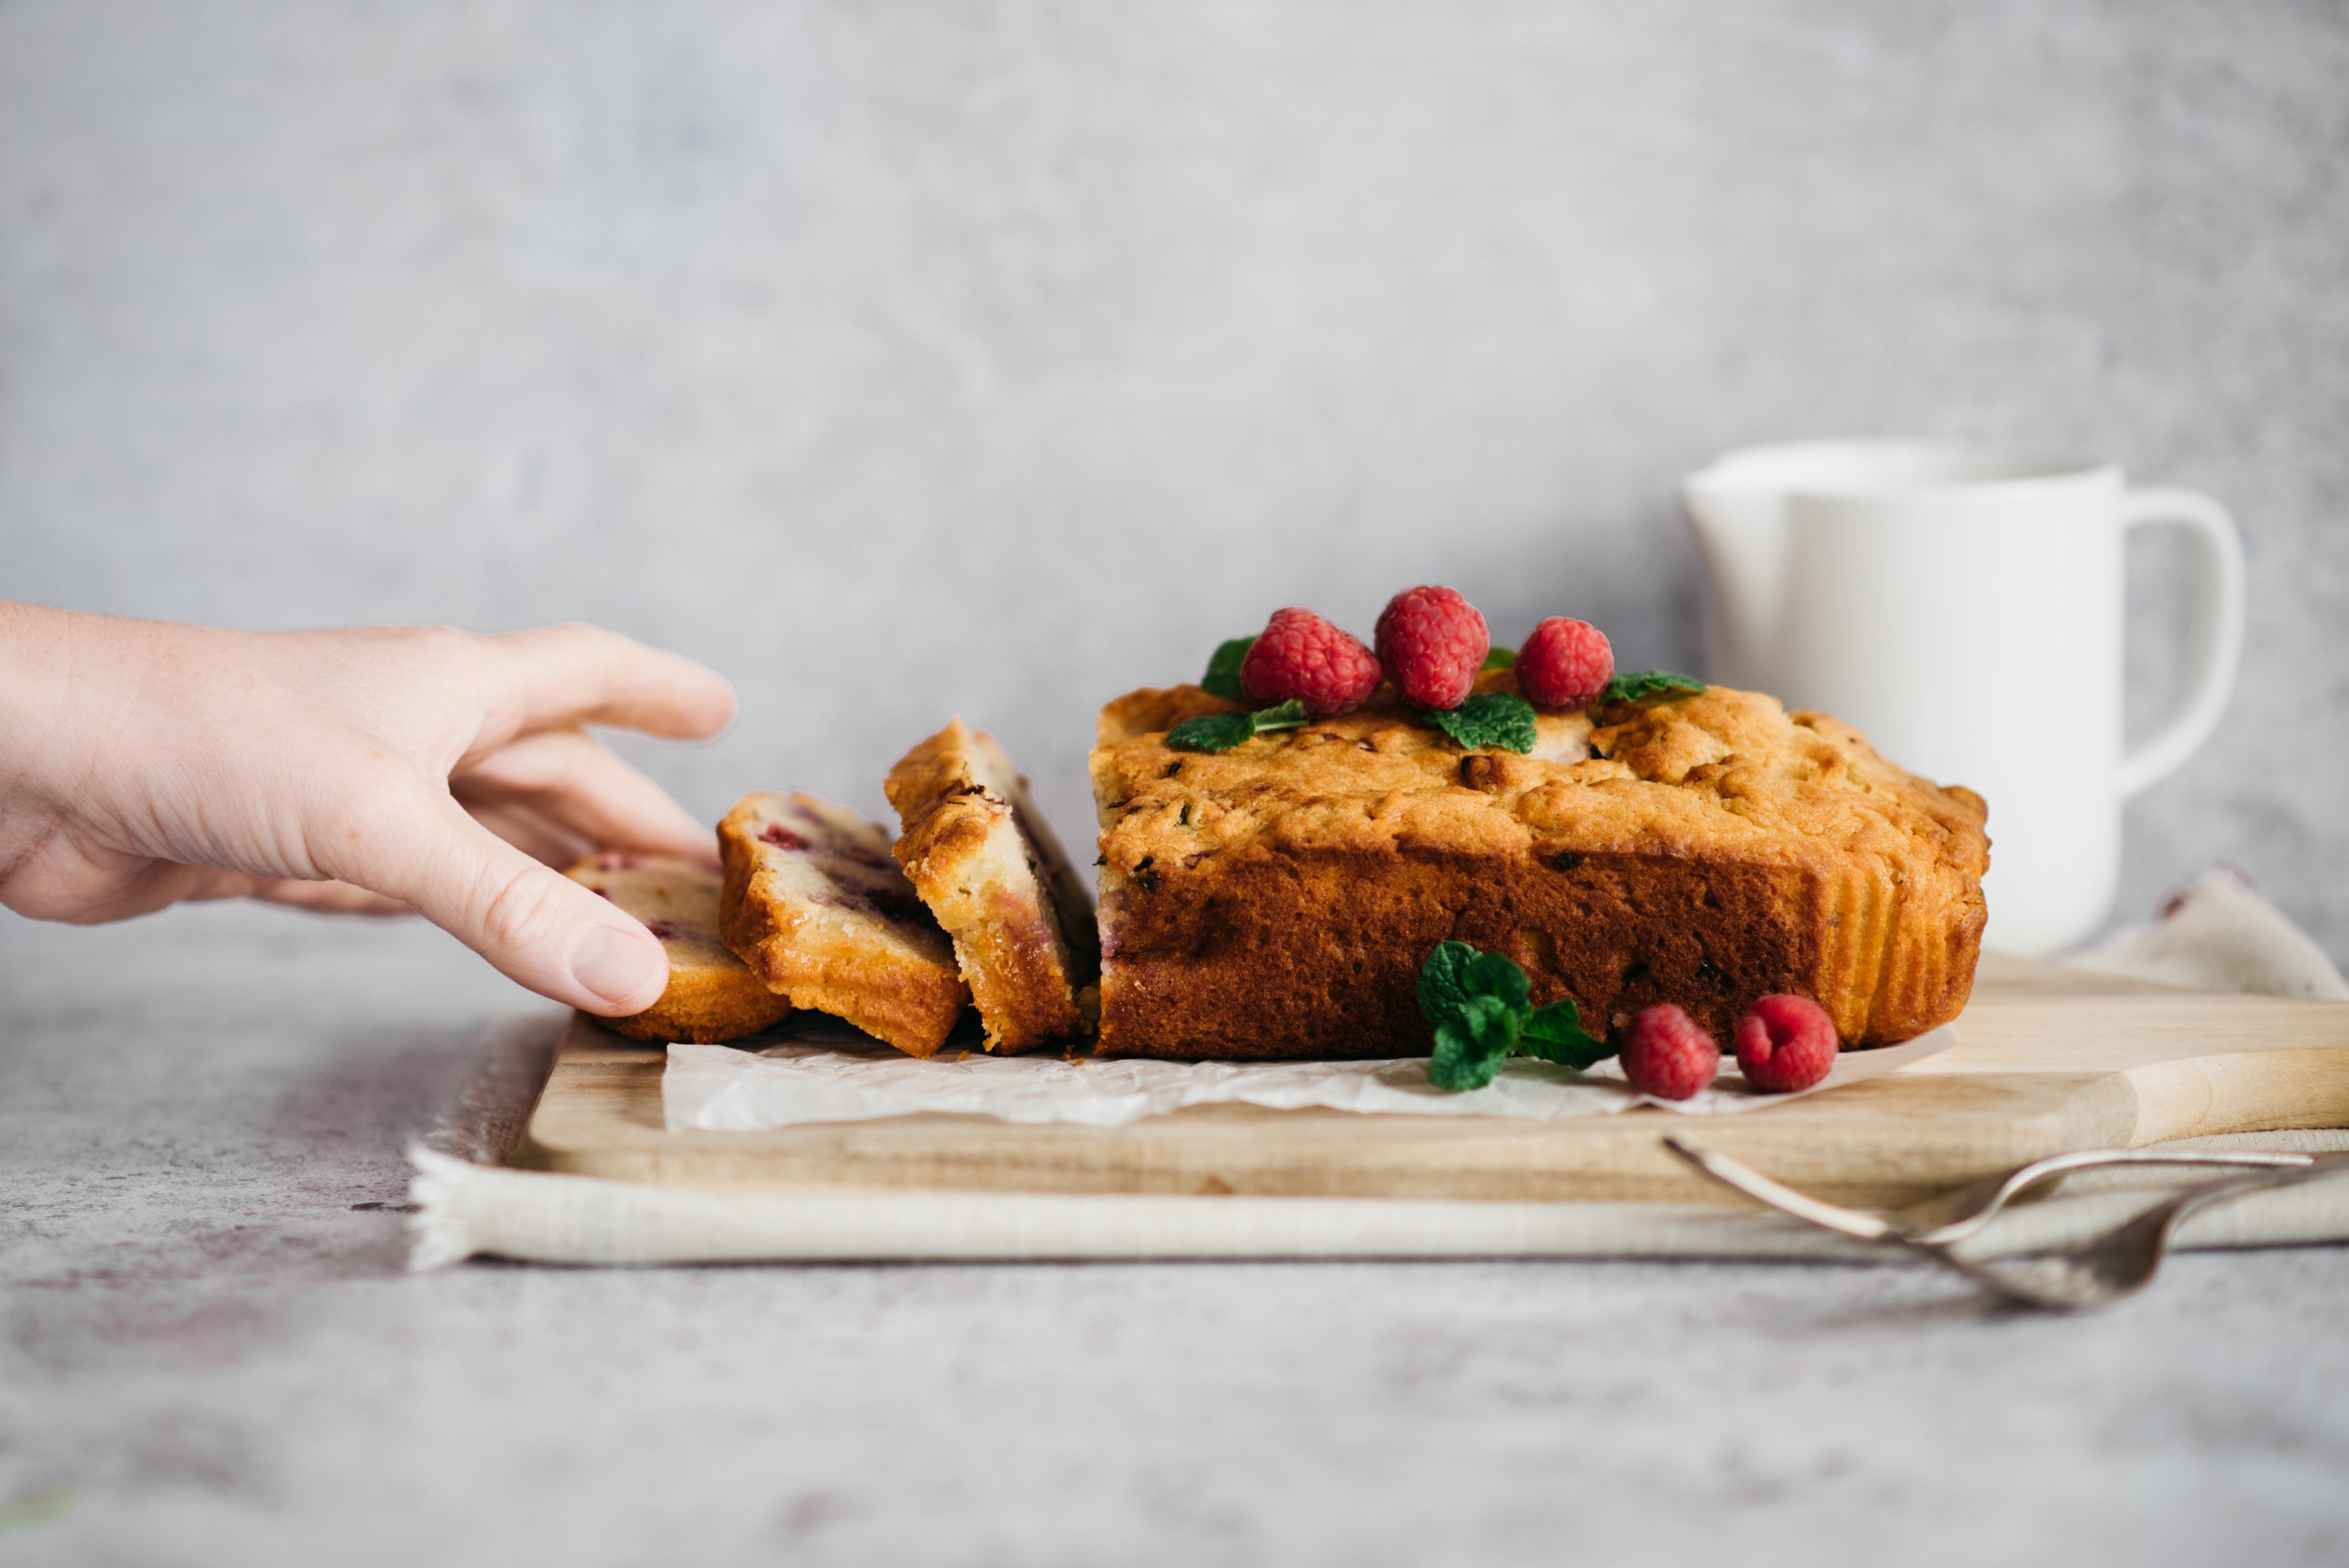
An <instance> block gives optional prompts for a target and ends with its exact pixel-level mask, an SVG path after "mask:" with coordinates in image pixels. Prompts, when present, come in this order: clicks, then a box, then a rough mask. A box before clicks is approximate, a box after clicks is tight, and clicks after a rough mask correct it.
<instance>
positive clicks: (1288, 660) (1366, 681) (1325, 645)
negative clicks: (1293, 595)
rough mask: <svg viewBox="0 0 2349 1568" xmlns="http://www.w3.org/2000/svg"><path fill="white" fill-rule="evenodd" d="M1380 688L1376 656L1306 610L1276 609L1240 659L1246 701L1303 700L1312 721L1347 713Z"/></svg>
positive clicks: (1356, 639) (1358, 640)
mask: <svg viewBox="0 0 2349 1568" xmlns="http://www.w3.org/2000/svg"><path fill="white" fill-rule="evenodd" d="M1378 689H1379V660H1378V656H1377V655H1376V654H1374V653H1372V652H1371V650H1370V649H1367V648H1365V647H1363V646H1362V639H1361V638H1359V637H1356V636H1354V635H1353V634H1352V633H1351V632H1349V631H1345V630H1342V629H1340V628H1338V627H1334V626H1331V625H1330V623H1329V622H1328V621H1326V620H1323V619H1322V618H1320V617H1319V616H1318V615H1315V614H1314V613H1313V612H1312V611H1311V610H1309V609H1298V608H1295V607H1291V608H1288V609H1278V610H1275V611H1273V612H1272V618H1271V619H1270V620H1268V621H1267V622H1265V623H1264V630H1263V631H1261V632H1260V633H1258V634H1257V639H1256V643H1255V646H1253V647H1251V648H1250V649H1248V650H1247V658H1246V659H1242V660H1241V661H1240V690H1241V691H1244V692H1246V693H1247V700H1248V701H1251V702H1286V701H1288V699H1290V698H1291V697H1294V698H1297V699H1298V700H1299V701H1302V702H1303V703H1304V704H1305V706H1306V707H1307V708H1309V709H1310V710H1311V711H1313V713H1314V714H1315V715H1316V716H1317V717H1327V716H1328V715H1330V714H1331V713H1350V712H1352V711H1354V710H1355V709H1357V708H1359V707H1361V705H1362V704H1363V703H1365V702H1367V701H1370V700H1371V692H1373V691H1377V690H1378Z"/></svg>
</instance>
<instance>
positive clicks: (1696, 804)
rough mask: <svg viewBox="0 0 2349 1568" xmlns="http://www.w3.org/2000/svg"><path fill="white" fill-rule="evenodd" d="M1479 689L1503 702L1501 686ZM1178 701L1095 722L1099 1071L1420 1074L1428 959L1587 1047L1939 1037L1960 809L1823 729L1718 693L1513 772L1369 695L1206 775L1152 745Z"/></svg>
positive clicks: (1966, 948)
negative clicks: (1445, 962)
mask: <svg viewBox="0 0 2349 1568" xmlns="http://www.w3.org/2000/svg"><path fill="white" fill-rule="evenodd" d="M1478 689H1479V690H1480V691H1513V690H1514V689H1515V678H1514V676H1513V675H1512V674H1511V673H1510V672H1508V671H1506V670H1494V671H1488V672H1486V673H1485V674H1484V675H1482V676H1481V677H1480V678H1479V680H1478ZM1231 711H1237V704H1235V703H1232V702H1230V701H1226V700H1224V699H1223V698H1220V697H1216V696H1213V695H1210V694H1208V693H1207V692H1206V691H1201V690H1200V689H1199V688H1197V687H1195V686H1178V687H1174V688H1173V689H1171V690H1165V691H1152V690H1145V691H1135V692H1133V693H1131V694H1129V695H1127V696H1124V697H1121V698H1118V699H1117V700H1116V701H1112V702H1111V703H1110V704H1109V705H1108V706H1107V707H1106V708H1105V709H1103V710H1102V715H1101V721H1100V727H1099V735H1098V744H1097V745H1096V748H1095V750H1094V752H1093V753H1092V779H1093V790H1094V797H1095V801H1096V804H1097V805H1098V807H1099V810H1100V814H1101V823H1102V832H1101V853H1102V872H1101V888H1102V1002H1101V1005H1102V1016H1101V1043H1100V1048H1101V1050H1102V1052H1104V1053H1108V1054H1150V1055H1164V1056H1182V1057H1216V1056H1225V1057H1305V1056H1330V1057H1368V1056H1394V1055H1416V1054H1424V1053H1425V1052H1426V1051H1427V1050H1428V1049H1429V1044H1430V1039H1429V1033H1428V1029H1427V1026H1426V1024H1425V1023H1423V1020H1422V1019H1421V1016H1420V1013H1419V1010H1418V1007H1417V1004H1416V980H1417V975H1418V971H1419V966H1420V963H1421V961H1422V960H1423V958H1424V956H1425V954H1426V953H1427V951H1428V950H1429V949H1430V948H1432V947H1433V946H1434V944H1436V943H1437V942H1439V941H1443V940H1447V939H1450V940H1461V941H1465V942H1470V943H1473V944H1474V945H1475V946H1476V947H1478V948H1482V949H1486V950H1499V951H1501V952H1504V953H1506V954H1507V955H1508V956H1509V957H1511V958H1512V959H1514V960H1516V961H1517V962H1518V963H1519V964H1521V965H1522V966H1524V968H1525V970H1526V973H1527V975H1528V976H1529V977H1530V978H1531V980H1532V983H1533V996H1534V1000H1535V1001H1536V1002H1544V1003H1546V1002H1553V1001H1556V1000H1557V999H1559V998H1562V997H1570V998H1572V999H1573V1000H1574V1001H1575V1002H1578V1003H1579V1004H1580V1006H1581V1009H1582V1013H1583V1017H1584V1019H1585V1021H1586V1023H1588V1026H1589V1027H1590V1028H1592V1029H1593V1030H1594V1031H1595V1032H1598V1033H1607V1032H1609V1030H1610V1029H1612V1030H1619V1029H1620V1027H1621V1026H1622V1024H1623V1023H1624V1022H1625V1021H1626V1020H1627V1019H1628V1018H1629V1017H1630V1015H1631V1014H1633V1013H1635V1012H1639V1011H1640V1009H1642V1008H1645V1007H1647V1006H1650V1005H1651V1004H1654V1003H1658V1002H1673V1003H1676V1004H1678V1005H1679V1006H1681V1007H1682V1008H1685V1009H1686V1010H1687V1011H1688V1012H1690V1013H1691V1014H1692V1015H1693V1016H1694V1017H1695V1018H1696V1019H1697V1020H1698V1022H1700V1023H1702V1024H1703V1025H1704V1026H1705V1027H1706V1028H1707V1029H1709V1030H1710V1031H1712V1032H1713V1034H1714V1036H1715V1037H1716V1038H1719V1039H1727V1038H1728V1037H1729V1035H1730V1033H1731V1030H1732V1028H1733V1025H1734V1023H1735V1022H1736V1020H1737V1018H1738V1016H1739V1014H1740V1013H1741V1012H1743V1011H1744V1009H1745V1008H1746V1007H1747V1006H1749V1005H1750V1004H1751V1003H1752V1002H1754V1001H1755V1000H1756V999H1757V998H1759V997H1761V996H1763V995H1765V994H1768V993H1772V992H1795V993H1798V994H1801V995H1806V996H1809V997H1813V998H1815V999H1816V1000H1817V1001H1818V1002H1820V1003H1821V1004H1822V1005H1823V1006H1824V1007H1826V1010H1827V1012H1828V1013H1829V1014H1830V1015H1831V1016H1832V1017H1833V1018H1834V1020H1835V1024H1836V1028H1837V1031H1838V1032H1839V1033H1840V1034H1841V1035H1842V1038H1843V1041H1844V1043H1845V1044H1847V1045H1873V1044H1888V1043H1890V1042H1893V1041H1897V1040H1903V1039H1907V1038H1909V1037H1910V1036H1912V1035H1915V1034H1919V1033H1923V1032H1924V1031H1925V1030H1928V1029H1930V1028H1932V1027H1933V1026H1935V1025H1937V1024H1940V1023H1945V1022H1947V1021H1948V1020H1950V1019H1951V1018H1952V1017H1954V1016H1956V1014H1957V1012H1958V1010H1959V1009H1960V1008H1961V1007H1962V1006H1963V1005H1964V1003H1965V1000H1966V996H1967V993H1968V992H1969V991H1970V990H1971V986H1972V980H1973V970H1974V961H1975V958H1976V955H1977V953H1978V950H1979V948H1980V944H1981V939H1982V917H1983V907H1982V873H1983V871H1984V870H1985V869H1987V867H1988V865H1989V841H1988V839H1987V838H1986V837H1985V836H1984V835H1983V832H1982V823H1983V817H1984V808H1983V805H1982V799H1981V797H1980V796H1978V795H1976V794H1972V793H1971V791H1968V790H1964V789H1959V788H1941V787H1939V786H1936V785H1934V784H1930V783H1928V782H1927V781H1925V780H1923V779H1920V778H1917V777H1914V776H1912V775H1910V774H1907V773H1904V772H1903V771H1901V770H1900V769H1899V768H1898V767H1895V766H1893V765H1892V764H1890V763H1887V762H1886V761H1885V760H1884V759H1883V758H1881V757H1879V756H1878V755H1877V754H1876V753H1875V751H1874V750H1873V749H1872V748H1870V747H1869V745H1868V742H1866V741H1865V740H1864V739H1862V738H1861V737H1860V735H1859V734H1858V733H1857V732H1856V731H1854V730H1852V729H1851V728H1849V727H1848V726H1847V725H1844V724H1841V723H1838V722H1837V721H1835V720H1834V719H1831V718H1829V717H1827V716H1826V714H1824V713H1816V712H1795V713H1788V712H1786V711H1785V710H1784V709H1782V708H1781V707H1780V705H1779V704H1778V702H1777V701H1775V699H1773V698H1770V697H1766V696H1763V695H1760V694H1758V693H1754V692H1750V691H1730V690H1726V689H1723V688H1721V687H1714V688H1712V689H1710V690H1706V691H1700V692H1696V693H1693V694H1691V695H1686V696H1681V697H1678V698H1677V699H1675V700H1672V701H1661V702H1657V703H1654V704H1652V705H1650V706H1644V707H1640V706H1633V705H1631V704H1628V703H1617V704H1615V705H1613V706H1611V707H1609V706H1600V707H1599V708H1597V709H1595V710H1592V711H1583V712H1574V713H1562V712H1542V713H1540V714H1538V716H1537V722H1536V731H1537V742H1536V744H1535V745H1534V747H1533V750H1532V752H1531V753H1529V754H1522V755H1521V754H1518V753H1513V752H1507V751H1499V750H1491V749H1481V750H1475V751H1465V750H1464V749H1463V748H1462V747H1461V746H1459V745H1458V744H1456V743H1455V742H1453V741H1452V740H1450V739H1448V738H1447V737H1446V736H1445V735H1444V734H1443V733H1442V732H1438V731H1437V730H1435V729H1433V728H1430V727H1427V726H1426V725H1425V724H1424V723H1423V722H1418V720H1417V715H1415V714H1413V712H1411V711H1408V710H1406V709H1405V708H1403V707H1402V705H1401V703H1400V701H1399V700H1397V699H1396V698H1395V697H1394V695H1393V689H1392V687H1388V688H1385V689H1383V690H1382V691H1381V693H1380V695H1379V696H1378V697H1377V698H1375V699H1373V701H1371V704H1370V705H1369V706H1368V707H1365V708H1363V709H1361V710H1360V711H1355V712H1351V713H1347V714H1344V715H1341V716H1339V717H1335V718H1322V719H1316V720H1314V721H1312V722H1309V723H1306V724H1304V725H1303V726H1302V727H1300V728H1298V729H1294V730H1291V731H1288V732H1284V733H1277V734H1259V735H1257V736H1256V737H1255V738H1254V739H1251V740H1248V741H1246V742H1242V743H1240V744H1238V745H1237V746H1235V747H1234V748H1233V749H1231V750H1229V751H1226V752H1224V753H1217V754H1209V753H1198V752H1189V751H1174V750H1171V749H1169V747H1168V746H1167V744H1166V740H1167V732H1168V730H1169V729H1170V728H1172V727H1173V726H1174V725H1175V724H1177V723H1179V722H1182V721H1184V720H1185V719H1189V718H1192V717H1195V716H1198V715H1203V714H1211V713H1222V712H1231Z"/></svg>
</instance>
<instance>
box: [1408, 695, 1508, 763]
mask: <svg viewBox="0 0 2349 1568" xmlns="http://www.w3.org/2000/svg"><path fill="white" fill-rule="evenodd" d="M1421 717H1423V718H1424V719H1425V720H1426V721H1427V722H1429V723H1431V724H1433V725H1434V726H1435V727H1436V728H1437V729H1439V730H1441V731H1443V732H1444V733H1445V734H1447V735H1449V736H1451V737H1452V738H1453V739H1454V740H1455V741H1457V742H1460V744H1461V746H1462V747H1463V748H1464V750H1467V751H1471V752H1473V751H1476V750H1478V749H1479V748H1481V747H1485V746H1497V747H1499V748H1500V749H1501V750H1503V751H1505V752H1517V753H1525V752H1530V751H1532V750H1533V749H1534V705H1533V704H1532V703H1530V702H1528V701H1526V700H1525V699H1524V698H1522V697H1520V696H1518V695H1517V694H1516V692H1514V691H1481V692H1478V693H1477V694H1476V695H1475V696H1474V697H1471V698H1469V699H1468V701H1465V702H1463V703H1461V704H1460V706H1458V707H1457V708H1429V709H1426V710H1423V712H1422V713H1421Z"/></svg>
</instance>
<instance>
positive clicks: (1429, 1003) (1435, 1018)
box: [1419, 942, 1477, 1025]
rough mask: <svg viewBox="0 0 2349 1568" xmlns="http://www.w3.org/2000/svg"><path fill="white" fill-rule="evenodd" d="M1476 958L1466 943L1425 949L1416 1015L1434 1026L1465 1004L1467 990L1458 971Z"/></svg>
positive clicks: (1444, 944)
mask: <svg viewBox="0 0 2349 1568" xmlns="http://www.w3.org/2000/svg"><path fill="white" fill-rule="evenodd" d="M1476 956H1477V953H1476V950H1475V948H1472V947H1470V946H1469V945H1468V944H1467V943H1466V942H1438V943H1436V944H1435V945H1434V946H1433V947H1432V948H1430V949H1428V950H1427V957H1426V958H1425V959H1424V960H1423V961H1421V963H1420V966H1419V1015H1420V1016H1421V1017H1422V1018H1424V1019H1426V1020H1427V1022H1428V1023H1430V1024H1431V1025H1433V1024H1437V1023H1444V1022H1445V1021H1446V1020H1447V1019H1449V1018H1451V1017H1452V1016H1453V1015H1454V1013H1456V1012H1459V1011H1460V1009H1462V1008H1464V1007H1465V1006H1467V1005H1468V988H1467V986H1466V985H1465V984H1464V983H1463V982H1462V981H1461V978H1460V975H1461V970H1462V968H1463V966H1464V965H1465V964H1466V963H1467V962H1468V961H1470V960H1472V959H1474V958H1475V957H1476Z"/></svg>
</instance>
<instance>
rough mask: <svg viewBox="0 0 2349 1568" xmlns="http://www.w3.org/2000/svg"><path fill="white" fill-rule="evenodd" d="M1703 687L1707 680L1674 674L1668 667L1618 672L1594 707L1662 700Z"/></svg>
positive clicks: (1601, 693)
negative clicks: (1620, 673) (1616, 703)
mask: <svg viewBox="0 0 2349 1568" xmlns="http://www.w3.org/2000/svg"><path fill="white" fill-rule="evenodd" d="M1703 690H1704V682H1703V681H1702V680H1696V679H1695V678H1693V677H1692V676H1687V675H1674V674H1673V673H1672V672H1671V670H1632V671H1631V672H1630V673H1629V674H1624V675H1618V676H1616V677H1615V678H1614V679H1613V680H1609V682H1608V683H1607V685H1606V688H1605V690H1603V691H1600V692H1599V701H1597V702H1596V703H1593V704H1592V706H1594V707H1604V706H1606V705H1607V704H1608V703H1609V702H1661V701H1665V700H1666V699H1668V698H1671V697H1673V696H1677V695H1679V694H1680V693H1682V692H1690V693H1694V692H1698V691H1703Z"/></svg>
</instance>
